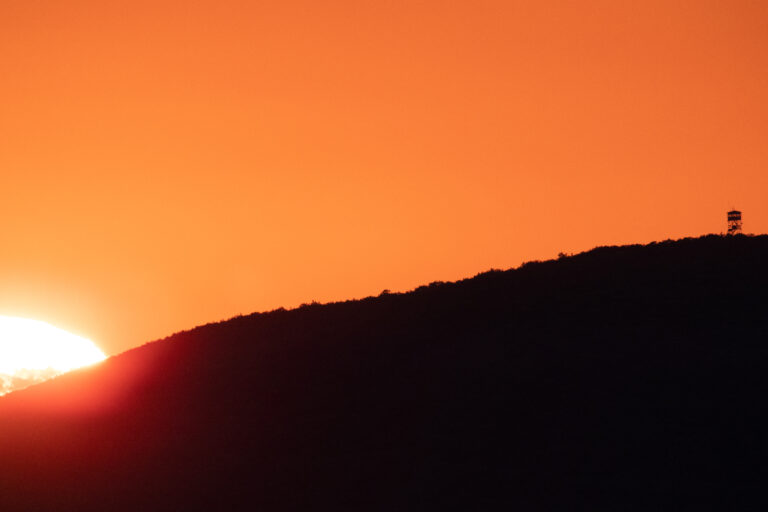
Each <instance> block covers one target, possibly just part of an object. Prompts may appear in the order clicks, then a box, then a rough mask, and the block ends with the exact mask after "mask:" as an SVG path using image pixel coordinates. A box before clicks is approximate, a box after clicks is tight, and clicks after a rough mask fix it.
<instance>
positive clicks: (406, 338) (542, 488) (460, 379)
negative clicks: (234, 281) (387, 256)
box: [0, 235, 768, 511]
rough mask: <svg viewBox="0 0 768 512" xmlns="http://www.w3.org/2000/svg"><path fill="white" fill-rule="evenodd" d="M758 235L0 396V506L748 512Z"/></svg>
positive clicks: (274, 331) (758, 356)
mask: <svg viewBox="0 0 768 512" xmlns="http://www.w3.org/2000/svg"><path fill="white" fill-rule="evenodd" d="M767 257H768V236H754V237H751V236H750V237H748V236H733V237H722V236H714V235H711V236H706V237H702V238H698V239H685V240H679V241H667V242H661V243H653V244H650V245H645V246H639V245H636V246H625V247H601V248H597V249H594V250H592V251H589V252H586V253H582V254H579V255H576V256H571V257H563V258H560V259H558V260H552V261H546V262H533V263H528V264H525V265H523V266H522V267H520V268H518V269H515V270H508V271H490V272H486V273H483V274H479V275H477V276H475V277H474V278H471V279H466V280H463V281H460V282H457V283H433V284H431V285H429V286H425V287H420V288H418V289H416V290H414V291H412V292H409V293H404V294H389V293H383V294H382V295H380V296H379V297H370V298H367V299H363V300H359V301H349V302H341V303H334V304H326V305H319V304H312V305H307V306H304V307H301V308H298V309H295V310H291V311H285V310H277V311H273V312H269V313H260V314H254V315H250V316H243V317H237V318H233V319H231V320H229V321H226V322H222V323H218V324H209V325H205V326H202V327H198V328H196V329H193V330H190V331H186V332H181V333H178V334H175V335H173V336H171V337H169V338H166V339H164V340H161V341H158V342H154V343H150V344H147V345H144V346H142V347H139V348H137V349H134V350H131V351H128V352H126V353H124V354H122V355H120V356H116V357H113V358H111V359H109V360H108V361H106V362H105V363H103V364H101V365H99V366H97V367H94V368H90V369H87V370H83V371H79V372H74V373H72V374H68V375H65V376H63V377H59V378H57V379H54V380H53V381H50V382H48V383H45V384H42V385H38V386H34V387H32V388H28V389H26V390H23V391H19V392H16V393H12V394H10V395H7V396H6V397H3V398H0V510H4V511H5V510H86V511H87V510H110V509H112V510H171V509H172V510H216V509H241V510H245V509H247V510H339V509H342V510H444V509H465V510H508V509H510V508H518V509H520V510H553V509H563V510H609V509H610V510H615V509H620V510H632V509H636V510H648V509H655V510H716V509H717V510H722V509H736V510H748V509H753V508H754V509H758V508H761V509H762V508H763V507H762V506H761V505H765V504H766V502H767V501H768V498H766V497H765V496H764V494H765V493H764V491H763V487H764V482H765V481H766V477H767V476H768V469H766V463H767V462H768V460H767V459H766V454H767V449H768V445H767V442H768V420H767V419H766V414H765V413H766V411H765V409H766V407H765V405H764V397H765V396H766V391H768V373H767V372H766V370H768V344H767V343H766V341H768V309H766V306H768V297H767V292H766V290H768V268H767V267H766V261H768V259H767Z"/></svg>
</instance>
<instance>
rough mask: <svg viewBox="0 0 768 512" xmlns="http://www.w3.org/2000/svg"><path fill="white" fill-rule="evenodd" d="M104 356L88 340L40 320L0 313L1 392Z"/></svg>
mask: <svg viewBox="0 0 768 512" xmlns="http://www.w3.org/2000/svg"><path fill="white" fill-rule="evenodd" d="M104 359H106V356H105V355H104V353H103V352H102V351H101V350H99V349H98V348H97V347H96V345H94V344H93V342H91V341H90V340H87V339H85V338H82V337H80V336H76V335H74V334H71V333H69V332H67V331H64V330H62V329H59V328H57V327H54V326H52V325H49V324H47V323H45V322H41V321H39V320H32V319H27V318H13V317H6V316H0V395H3V394H5V393H8V392H10V391H13V390H15V389H19V388H22V387H26V386H28V385H30V384H34V383H36V382H40V381H43V380H46V379H49V378H51V377H54V376H56V375H59V374H61V373H64V372H68V371H70V370H74V369H75V368H80V367H83V366H88V365H90V364H94V363H97V362H99V361H103V360H104Z"/></svg>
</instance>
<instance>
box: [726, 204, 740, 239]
mask: <svg viewBox="0 0 768 512" xmlns="http://www.w3.org/2000/svg"><path fill="white" fill-rule="evenodd" d="M736 233H741V212H740V211H739V210H731V211H729V212H728V234H729V235H735V234H736Z"/></svg>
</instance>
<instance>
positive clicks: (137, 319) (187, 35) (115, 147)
mask: <svg viewBox="0 0 768 512" xmlns="http://www.w3.org/2000/svg"><path fill="white" fill-rule="evenodd" d="M766 27H768V3H767V2H763V1H759V0H756V1H751V2H747V1H735V0H727V1H726V0H723V1H720V2H711V1H703V0H692V1H679V2H670V1H660V2H653V1H638V2H635V1H632V2H630V1H626V2H622V1H617V0H610V1H605V2H598V1H584V2H543V1H538V0H537V1H532V0H531V1H527V2H514V1H509V0H505V1H482V0H480V1H478V0H472V1H464V2H459V1H445V0H442V1H437V0H423V1H384V0H369V1H365V0H356V1H348V2H347V1H328V2H320V1H317V0H306V1H287V0H280V1H275V2H250V1H242V2H227V1H222V0H217V1H213V0H211V1H209V0H198V1H190V0H184V1H181V0H178V1H163V0H151V1H144V0H138V1H137V0H132V1H126V2H121V1H115V0H110V1H108V2H105V1H103V0H62V1H55V0H51V1H35V0H3V1H2V2H1V3H0V70H1V74H0V191H1V192H2V200H1V201H0V218H1V219H2V228H1V229H0V248H1V250H0V314H5V315H19V316H27V317H33V318H37V319H40V320H45V321H48V322H51V323H53V324H55V325H57V326H59V327H62V328H65V329H68V330H71V331H73V332H75V333H77V334H80V335H83V336H87V337H90V338H91V339H93V340H94V341H96V342H97V343H98V344H99V345H100V346H101V347H102V348H103V349H104V350H105V351H106V352H107V353H110V354H114V353H118V352H120V351H122V350H125V349H127V348H129V347H131V346H134V345H138V344H141V343H143V342H146V341H149V340H151V339H154V338H157V337H162V336H165V335H167V334H170V333H172V332H174V331H177V330H181V329H185V328H190V327H192V326H194V325H198V324H201V323H205V322H208V321H214V320H220V319H224V318H228V317H231V316H233V315H236V314H239V313H250V312H253V311H260V310H268V309H273V308H276V307H279V306H286V307H291V306H295V305H298V304H300V303H302V302H310V301H312V300H318V301H329V300H340V299H346V298H353V297H362V296H366V295H372V294H378V293H379V292H380V291H381V290H382V289H384V288H389V289H391V290H407V289H410V288H413V287H415V286H417V285H419V284H423V283H427V282H429V281H433V280H454V279H457V278H462V277H466V276H470V275H474V274H475V273H477V272H480V271H483V270H487V269H488V268H491V267H496V268H508V267H511V266H517V265H518V264H520V263H521V262H522V261H525V260H531V259H547V258H551V257H554V256H556V255H557V253H558V252H560V251H566V252H574V251H581V250H586V249H589V248H591V247H593V246H595V245H607V244H623V243H633V242H647V241H651V240H658V239H666V238H677V237H683V236H696V235H700V234H704V233H710V232H721V231H723V230H724V229H725V212H726V210H727V209H728V208H729V207H731V206H736V207H738V208H740V209H742V210H743V211H744V227H745V231H748V232H754V233H757V232H761V233H762V232H766V231H768V144H766V136H767V135H768V94H766V93H767V92H768V58H767V55H768V52H767V51H768V29H766Z"/></svg>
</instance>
